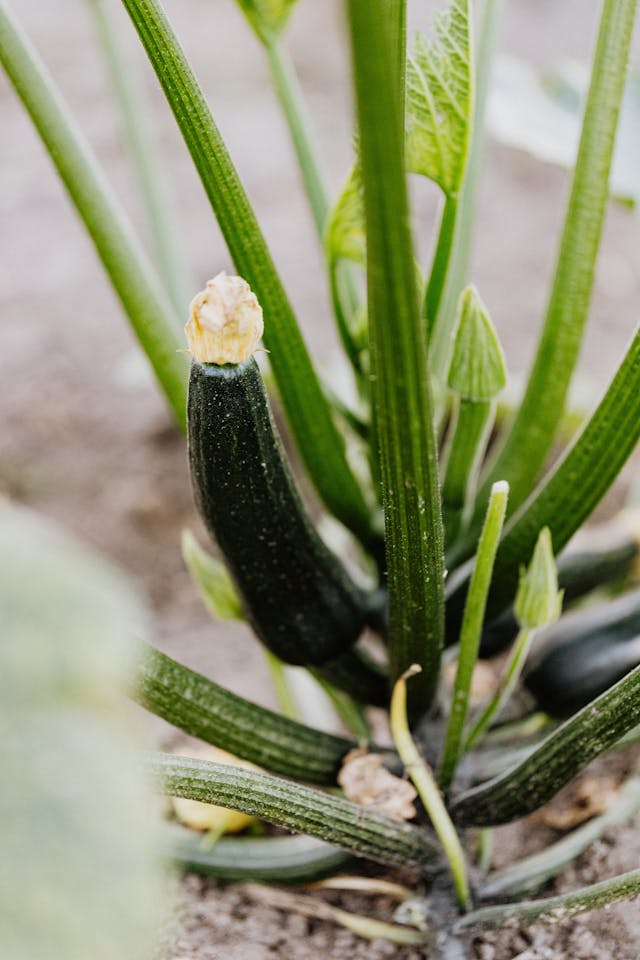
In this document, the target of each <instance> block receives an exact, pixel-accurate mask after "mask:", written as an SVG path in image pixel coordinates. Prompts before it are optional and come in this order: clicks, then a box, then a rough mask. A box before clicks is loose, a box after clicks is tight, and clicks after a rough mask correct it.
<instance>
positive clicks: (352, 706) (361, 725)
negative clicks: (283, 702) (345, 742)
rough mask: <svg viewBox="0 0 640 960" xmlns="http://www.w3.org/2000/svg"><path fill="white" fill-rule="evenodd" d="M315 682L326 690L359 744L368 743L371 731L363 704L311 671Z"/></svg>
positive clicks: (346, 726) (335, 708) (337, 711)
mask: <svg viewBox="0 0 640 960" xmlns="http://www.w3.org/2000/svg"><path fill="white" fill-rule="evenodd" d="M311 673H312V675H313V678H314V680H315V681H316V683H318V684H319V685H320V687H321V688H322V689H323V690H324V692H325V693H326V695H327V697H328V698H329V700H330V701H331V704H332V706H333V708H334V710H335V711H336V713H337V714H338V716H339V717H340V719H341V721H342V722H343V724H344V725H345V728H346V729H347V730H350V731H351V733H353V734H354V736H356V737H357V738H358V742H363V741H364V742H365V743H368V742H369V741H370V740H371V729H370V727H369V724H368V723H367V717H366V714H365V712H364V707H363V706H362V704H360V703H358V702H357V701H356V700H354V699H353V698H352V697H350V696H349V694H348V693H345V692H344V690H339V689H338V688H337V687H335V686H334V685H333V684H332V683H331V682H330V681H329V680H327V678H326V677H323V676H322V675H321V674H319V673H318V672H317V671H315V670H312V671H311Z"/></svg>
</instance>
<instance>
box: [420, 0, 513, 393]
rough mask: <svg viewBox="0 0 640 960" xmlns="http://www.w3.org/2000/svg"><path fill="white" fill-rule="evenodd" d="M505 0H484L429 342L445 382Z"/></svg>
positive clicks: (470, 234) (466, 263)
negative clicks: (447, 253)
mask: <svg viewBox="0 0 640 960" xmlns="http://www.w3.org/2000/svg"><path fill="white" fill-rule="evenodd" d="M503 6H504V0H484V3H483V4H482V21H481V25H480V32H479V38H478V53H477V57H476V75H475V97H474V108H473V124H472V130H471V144H470V147H469V157H468V160H467V167H466V172H465V178H464V183H463V185H462V189H461V191H460V195H459V197H458V209H457V216H456V224H455V233H454V241H453V249H452V251H451V259H450V261H449V269H448V271H447V281H446V286H445V291H444V295H443V299H442V302H441V305H440V310H439V314H438V323H437V325H436V327H435V329H434V331H433V336H432V338H431V341H430V344H429V363H430V366H431V370H432V371H433V374H434V376H436V377H437V378H438V379H439V380H440V381H441V382H443V383H444V381H445V379H446V372H447V369H448V365H449V356H450V350H451V332H452V330H453V326H454V324H455V319H456V307H457V303H458V297H459V296H460V293H461V291H462V288H463V287H464V286H465V285H466V283H467V281H468V279H469V263H470V260H471V249H472V244H473V228H474V223H475V216H476V207H477V202H478V188H479V185H480V181H481V177H482V167H483V159H484V152H485V141H486V124H485V115H486V108H487V98H488V93H489V87H490V79H491V68H492V66H493V57H494V52H495V49H496V45H497V40H498V33H499V28H500V22H501V16H502V8H503Z"/></svg>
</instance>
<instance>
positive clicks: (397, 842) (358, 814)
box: [148, 754, 437, 867]
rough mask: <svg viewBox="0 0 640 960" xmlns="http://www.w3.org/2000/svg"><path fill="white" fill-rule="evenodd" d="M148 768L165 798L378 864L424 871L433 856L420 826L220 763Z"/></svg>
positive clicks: (167, 761) (156, 762) (168, 760)
mask: <svg viewBox="0 0 640 960" xmlns="http://www.w3.org/2000/svg"><path fill="white" fill-rule="evenodd" d="M148 768H149V771H150V773H151V775H152V778H153V780H154V781H155V782H156V784H157V785H158V787H159V789H160V790H161V791H162V792H163V793H165V794H166V795H168V796H175V797H186V798H188V799H190V800H200V801H202V802H204V803H215V804H219V805H221V806H223V807H230V808H231V809H232V810H239V811H240V812H242V813H247V814H249V815H250V816H255V817H260V819H262V820H267V821H268V822H269V823H274V824H277V825H278V826H280V827H286V828H287V829H289V830H294V831H295V832H297V833H307V834H309V835H310V836H313V837H318V838H319V839H320V840H326V841H327V842H328V843H336V844H338V845H339V846H341V847H343V848H344V849H345V850H350V851H351V852H352V853H354V854H356V856H360V857H368V858H369V859H371V860H377V861H379V862H380V863H389V864H397V865H399V866H405V867H424V866H425V865H426V864H427V863H429V862H431V861H433V859H434V857H435V856H437V853H436V850H435V847H434V844H433V842H432V840H431V838H430V837H429V835H428V834H427V833H426V831H425V830H422V829H421V828H419V827H414V826H412V825H411V824H408V823H404V822H400V821H398V820H392V819H391V818H390V817H384V816H382V815H381V814H378V813H371V812H369V811H368V810H365V809H364V808H363V807H359V806H357V805H356V804H355V803H349V801H348V800H343V799H342V798H341V797H335V796H333V795H332V794H330V793H323V792H322V791H320V790H314V789H312V788H311V787H304V786H300V784H297V783H290V782H289V781H287V780H281V779H279V778H278V777H272V776H269V775H268V774H264V773H255V772H254V771H252V770H242V769H240V768H239V767H231V766H227V765H226V764H222V763H210V762H207V761H205V760H193V759H191V758H189V757H176V756H172V755H171V754H156V755H152V756H151V757H150V759H149V761H148Z"/></svg>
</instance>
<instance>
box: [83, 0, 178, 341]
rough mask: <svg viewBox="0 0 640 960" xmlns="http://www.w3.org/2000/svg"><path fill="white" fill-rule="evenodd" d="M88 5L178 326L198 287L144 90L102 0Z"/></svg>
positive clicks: (91, 0) (90, 1) (162, 276)
mask: <svg viewBox="0 0 640 960" xmlns="http://www.w3.org/2000/svg"><path fill="white" fill-rule="evenodd" d="M89 6H90V7H91V10H92V12H93V16H94V20H95V23H96V31H97V34H98V37H99V39H100V42H101V44H102V48H103V51H104V56H105V60H106V64H107V67H108V70H109V76H110V80H111V86H112V87H113V91H114V94H115V97H116V101H117V103H118V107H119V109H120V115H121V117H122V121H123V126H124V132H125V135H126V139H127V142H128V146H129V150H130V152H131V157H132V159H133V162H134V166H135V171H136V175H137V178H138V185H139V187H140V193H141V194H142V198H143V201H144V207H145V211H146V215H147V221H148V225H149V228H150V232H151V238H152V240H153V246H154V249H155V254H156V261H157V264H158V269H159V272H160V276H161V278H162V280H163V281H164V284H165V286H166V288H167V293H168V294H169V297H170V298H171V302H172V303H173V306H174V309H175V311H176V317H177V319H178V320H179V321H180V323H179V326H180V329H182V324H183V322H184V319H185V318H186V315H187V309H188V306H189V301H190V300H191V298H192V297H193V294H194V291H195V289H196V288H195V285H194V282H193V280H192V278H191V274H190V271H189V269H188V267H187V263H186V260H185V254H184V244H183V243H182V242H181V240H180V237H179V234H178V231H177V229H176V224H175V221H174V216H173V211H172V209H171V206H170V202H169V197H168V196H167V191H166V189H165V184H164V182H163V179H162V176H161V173H160V169H159V165H158V153H159V151H158V148H157V146H156V145H155V143H154V142H153V136H152V132H151V129H150V121H149V110H148V106H147V104H146V103H144V101H143V97H142V91H141V90H140V88H139V86H138V84H137V83H136V82H135V77H134V75H133V73H132V70H131V67H130V65H129V64H128V63H127V62H126V60H125V57H124V52H123V50H122V49H121V45H120V44H119V42H118V38H117V36H116V32H115V30H114V28H113V23H112V21H111V14H110V13H109V11H108V9H107V3H106V0H89Z"/></svg>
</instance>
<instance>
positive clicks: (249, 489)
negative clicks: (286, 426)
mask: <svg viewBox="0 0 640 960" xmlns="http://www.w3.org/2000/svg"><path fill="white" fill-rule="evenodd" d="M188 430H189V463H190V467H191V479H192V483H193V489H194V494H195V500H196V504H197V506H198V509H199V511H200V514H201V516H202V519H203V520H204V522H205V524H206V526H207V529H208V531H209V533H210V534H211V536H212V537H213V538H214V539H215V540H216V541H217V543H218V545H219V547H220V549H221V551H222V553H223V554H224V556H225V559H226V561H227V564H228V566H229V569H230V571H231V573H232V575H233V578H234V580H235V582H236V585H237V587H238V590H239V593H240V595H241V597H242V599H243V603H244V606H245V610H246V613H247V616H248V618H249V620H250V621H251V624H252V625H253V628H254V629H255V631H256V633H257V634H258V636H259V637H260V639H261V640H262V642H263V643H264V644H265V646H267V647H268V648H269V649H270V650H272V651H273V652H274V653H275V654H277V656H279V657H280V658H281V659H282V660H285V661H286V662H287V663H294V664H305V665H314V666H318V665H322V664H323V663H326V662H327V661H328V660H332V659H335V658H336V657H338V656H340V655H341V654H342V653H344V652H346V651H347V650H348V649H349V648H350V647H351V646H352V645H353V644H354V643H355V641H356V640H357V639H358V637H359V636H360V634H361V632H362V630H363V627H364V625H365V622H366V620H367V610H368V601H367V595H366V593H365V591H363V590H361V589H359V588H358V587H357V586H356V585H355V584H354V583H353V581H352V580H351V578H350V577H349V576H348V574H347V573H346V571H345V569H344V567H343V566H342V564H341V563H340V561H339V560H338V558H337V557H335V556H334V555H333V554H332V553H331V551H330V550H328V548H327V547H326V546H325V544H324V543H323V542H322V540H321V539H320V537H319V536H318V534H317V533H316V531H315V529H314V528H313V526H312V524H311V522H310V521H309V518H308V516H307V514H306V512H305V509H304V507H303V505H302V502H301V500H300V497H299V495H298V492H297V490H296V488H295V485H294V482H293V478H292V476H291V473H290V471H289V468H288V466H287V463H286V460H285V459H284V456H283V453H282V448H281V445H280V441H279V438H278V436H277V432H276V428H275V425H274V423H273V418H272V416H271V412H270V409H269V403H268V400H267V395H266V392H265V389H264V384H263V382H262V377H261V376H260V372H259V370H258V366H257V364H256V362H255V360H254V359H253V358H251V359H250V360H247V361H245V362H244V363H241V364H237V365H233V366H232V365H229V366H216V365H215V364H203V363H198V362H196V361H192V364H191V375H190V381H189V402H188Z"/></svg>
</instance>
